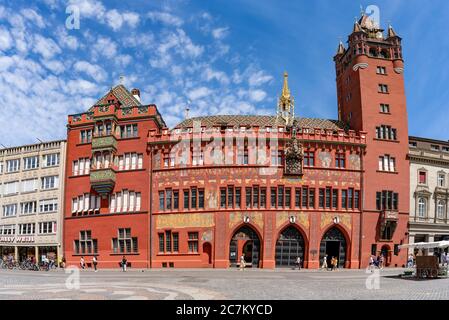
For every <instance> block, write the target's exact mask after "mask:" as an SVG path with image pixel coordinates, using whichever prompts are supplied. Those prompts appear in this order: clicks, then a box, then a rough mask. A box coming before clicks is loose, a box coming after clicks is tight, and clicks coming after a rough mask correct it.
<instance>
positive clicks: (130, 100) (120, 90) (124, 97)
mask: <svg viewBox="0 0 449 320" xmlns="http://www.w3.org/2000/svg"><path fill="white" fill-rule="evenodd" d="M111 90H112V93H113V94H114V96H115V97H116V98H117V99H118V100H119V101H120V103H121V104H122V107H124V108H127V107H135V106H141V105H142V104H141V103H140V102H139V101H138V100H137V99H136V98H134V96H133V95H132V94H131V92H129V91H128V89H126V88H125V86H124V85H122V84H119V85H118V86H115V87H114V88H112V89H111ZM110 92H111V91H109V92H108V93H106V94H105V95H104V96H103V97H102V98H101V99H100V100H98V101H97V102H96V103H95V105H99V104H107V99H106V98H107V96H108V95H109V93H110Z"/></svg>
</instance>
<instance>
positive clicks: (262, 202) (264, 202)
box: [260, 188, 267, 208]
mask: <svg viewBox="0 0 449 320" xmlns="http://www.w3.org/2000/svg"><path fill="white" fill-rule="evenodd" d="M266 206H267V188H260V207H261V208H266Z"/></svg>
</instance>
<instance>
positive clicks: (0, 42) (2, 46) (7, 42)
mask: <svg viewBox="0 0 449 320" xmlns="http://www.w3.org/2000/svg"><path fill="white" fill-rule="evenodd" d="M12 42H13V40H12V37H11V34H10V33H9V31H8V30H7V29H5V28H2V27H0V50H2V51H6V50H8V49H9V48H11V46H12Z"/></svg>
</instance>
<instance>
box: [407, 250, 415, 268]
mask: <svg viewBox="0 0 449 320" xmlns="http://www.w3.org/2000/svg"><path fill="white" fill-rule="evenodd" d="M413 260H414V259H413V254H411V253H410V254H409V255H408V259H407V268H413Z"/></svg>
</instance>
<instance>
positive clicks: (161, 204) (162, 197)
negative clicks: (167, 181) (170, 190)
mask: <svg viewBox="0 0 449 320" xmlns="http://www.w3.org/2000/svg"><path fill="white" fill-rule="evenodd" d="M164 208H165V195H164V191H159V210H164Z"/></svg>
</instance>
